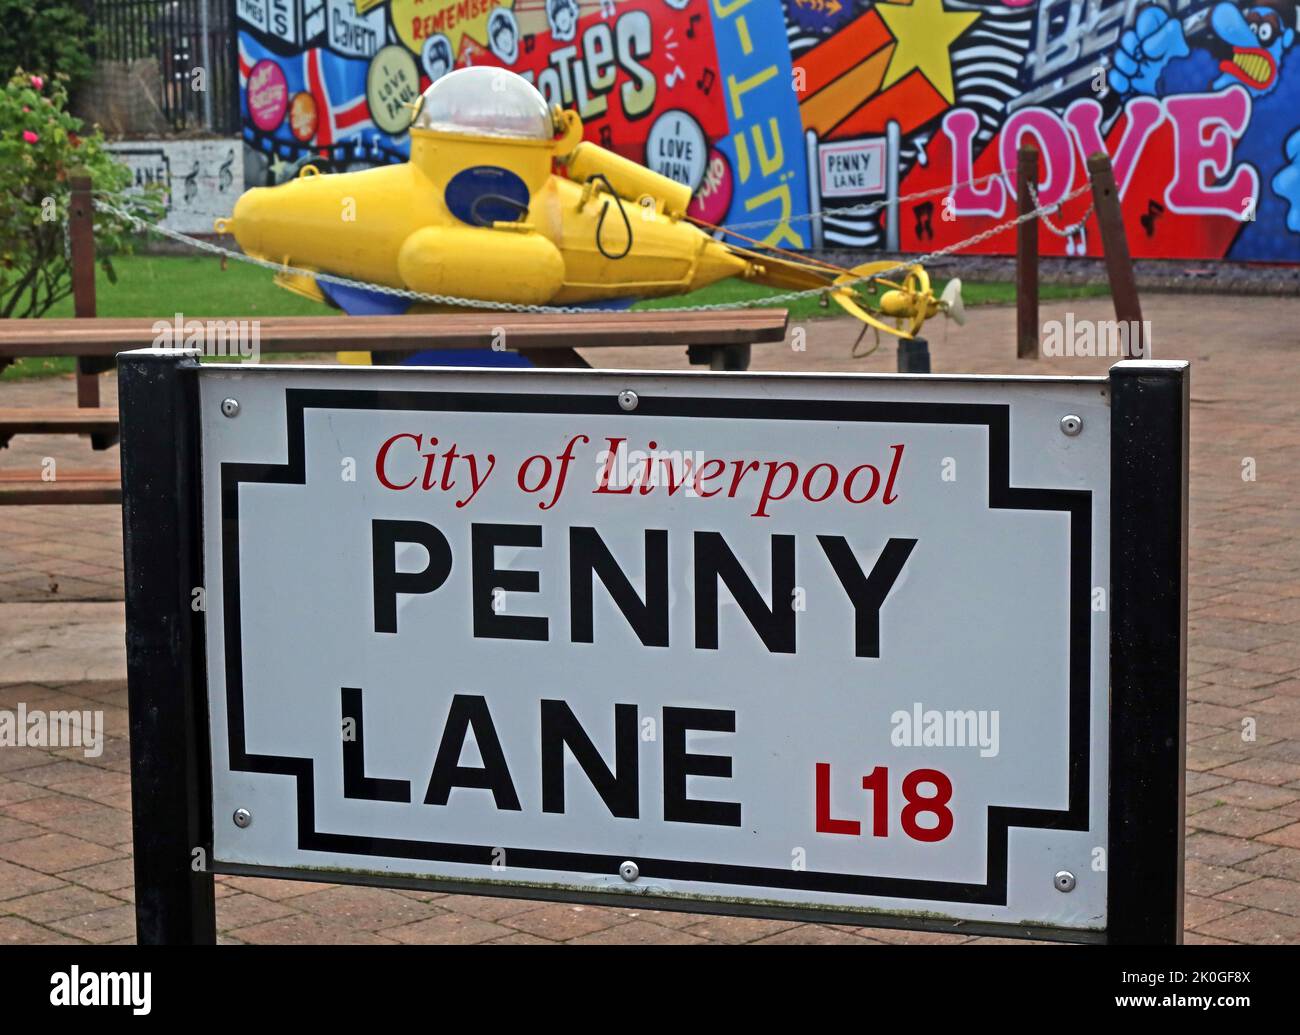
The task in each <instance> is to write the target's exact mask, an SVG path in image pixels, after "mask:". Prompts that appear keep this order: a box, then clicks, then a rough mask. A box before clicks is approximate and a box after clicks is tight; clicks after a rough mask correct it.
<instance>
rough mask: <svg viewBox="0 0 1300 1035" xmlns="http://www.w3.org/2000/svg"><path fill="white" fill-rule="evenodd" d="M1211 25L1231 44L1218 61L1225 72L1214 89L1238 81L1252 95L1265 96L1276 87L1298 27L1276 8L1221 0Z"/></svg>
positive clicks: (1219, 35)
mask: <svg viewBox="0 0 1300 1035" xmlns="http://www.w3.org/2000/svg"><path fill="white" fill-rule="evenodd" d="M1210 28H1211V29H1212V30H1213V32H1214V34H1215V35H1216V36H1217V37H1218V38H1219V40H1220V41H1222V42H1223V43H1226V44H1227V45H1228V47H1229V48H1231V50H1230V52H1229V54H1228V56H1227V57H1225V58H1224V59H1223V60H1222V61H1220V62H1219V71H1220V72H1222V73H1223V75H1221V76H1220V77H1219V78H1218V79H1217V80H1215V82H1214V88H1215V89H1223V88H1224V87H1226V86H1231V85H1233V84H1234V83H1237V84H1240V85H1242V86H1244V87H1245V88H1246V89H1247V90H1249V91H1250V93H1251V94H1252V95H1253V96H1256V97H1262V96H1263V95H1264V94H1266V93H1271V92H1272V91H1273V90H1274V89H1275V88H1276V87H1277V73H1278V66H1279V64H1280V63H1281V61H1282V52H1283V51H1284V50H1286V49H1287V48H1288V47H1290V46H1291V44H1292V43H1293V42H1294V41H1295V30H1294V29H1291V28H1288V27H1287V26H1286V25H1285V24H1284V23H1283V21H1282V16H1281V15H1280V14H1279V13H1278V12H1277V11H1276V10H1275V9H1273V8H1271V7H1248V8H1246V9H1245V10H1244V11H1243V10H1241V9H1240V8H1238V7H1237V6H1236V5H1235V4H1231V3H1227V2H1225V3H1221V4H1218V5H1217V6H1216V7H1215V8H1214V11H1213V12H1212V13H1211V15H1210Z"/></svg>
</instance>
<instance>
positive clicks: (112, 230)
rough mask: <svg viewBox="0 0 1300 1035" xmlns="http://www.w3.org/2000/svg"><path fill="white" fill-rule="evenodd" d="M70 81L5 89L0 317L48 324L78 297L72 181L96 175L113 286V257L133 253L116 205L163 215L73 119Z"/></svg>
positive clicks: (19, 77) (98, 239) (0, 100)
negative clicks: (59, 305) (58, 306)
mask: <svg viewBox="0 0 1300 1035" xmlns="http://www.w3.org/2000/svg"><path fill="white" fill-rule="evenodd" d="M67 101H68V91H67V88H66V84H65V82H64V78H63V77H62V76H55V77H53V78H50V77H45V76H40V75H30V74H28V73H26V72H23V71H22V70H21V69H19V70H18V71H17V72H15V73H14V75H13V76H12V78H10V80H9V82H8V84H7V85H6V86H5V87H4V88H3V89H0V317H15V316H16V317H24V316H41V315H42V314H43V313H45V312H46V311H47V310H48V309H49V308H50V306H52V305H54V304H55V303H56V302H58V301H59V300H61V299H63V298H66V297H67V296H68V295H69V294H71V293H72V277H71V269H70V266H69V261H68V251H67V248H66V236H65V235H66V228H67V221H68V206H69V202H70V200H71V193H72V191H71V186H70V184H69V179H70V177H71V176H73V175H74V174H78V173H81V174H84V175H89V176H90V178H91V182H92V184H93V187H94V190H95V201H96V205H95V253H96V255H97V257H99V259H100V261H101V264H102V265H103V266H104V269H105V272H106V273H108V275H109V277H110V279H111V278H112V276H113V272H112V270H113V267H112V258H111V257H112V255H113V254H114V253H115V252H121V251H126V250H129V245H130V238H129V233H128V231H129V230H130V225H131V224H130V223H129V221H128V220H126V219H124V218H122V217H120V216H116V215H113V214H112V213H109V212H107V211H105V208H104V204H103V203H105V202H106V203H108V204H111V205H114V206H116V207H118V208H121V209H124V210H128V211H132V212H134V213H135V214H137V215H139V216H141V217H142V218H145V219H156V218H158V216H159V215H160V214H161V211H162V207H161V203H160V202H159V200H158V198H157V197H156V196H155V195H149V194H138V193H137V194H131V195H127V194H126V191H127V189H128V188H129V187H130V186H131V181H132V178H131V171H130V170H129V169H128V168H127V167H126V166H125V165H123V164H122V163H120V162H118V161H117V160H116V159H115V158H114V157H113V155H112V154H111V153H110V152H109V151H108V150H106V149H105V147H104V138H103V135H102V134H101V133H100V132H99V130H98V129H97V128H92V129H91V131H90V132H86V131H85V130H84V129H83V127H82V123H81V120H80V119H78V118H75V117H74V116H72V115H70V114H68V112H67V110H66V107H67Z"/></svg>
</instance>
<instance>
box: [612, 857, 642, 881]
mask: <svg viewBox="0 0 1300 1035" xmlns="http://www.w3.org/2000/svg"><path fill="white" fill-rule="evenodd" d="M618 875H619V876H620V877H622V878H623V879H624V880H625V881H627V882H628V883H629V884H631V883H632V882H633V881H634V880H636V879H637V878H638V877H639V876H641V867H639V866H637V864H636V863H634V862H632V860H630V859H629V860H628V861H627V862H625V863H624V864H623V865H622V866H620V867H619V868H618Z"/></svg>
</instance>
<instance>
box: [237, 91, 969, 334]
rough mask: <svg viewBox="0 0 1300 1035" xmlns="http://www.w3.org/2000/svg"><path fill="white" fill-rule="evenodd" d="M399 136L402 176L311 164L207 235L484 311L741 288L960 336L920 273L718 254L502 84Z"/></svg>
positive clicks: (421, 113)
mask: <svg viewBox="0 0 1300 1035" xmlns="http://www.w3.org/2000/svg"><path fill="white" fill-rule="evenodd" d="M410 135H411V157H410V160H409V161H408V162H406V163H404V164H401V165H389V166H380V167H376V168H373V169H366V170H364V171H360V172H349V173H334V174H329V175H321V174H319V173H318V172H317V170H316V169H314V168H313V167H311V166H307V167H305V168H304V169H303V170H302V173H301V174H300V175H299V177H298V178H297V179H295V180H292V181H290V182H288V183H283V184H280V185H278V186H275V187H256V188H253V189H251V190H249V191H247V192H245V193H244V194H243V195H242V196H241V197H240V198H239V200H238V201H237V202H236V204H235V210H234V214H233V216H232V217H231V218H230V219H222V220H217V223H216V229H217V231H218V232H221V233H233V234H234V235H235V238H236V240H238V242H239V245H240V247H241V248H243V250H244V251H245V252H246V253H248V254H250V255H254V256H257V257H259V258H263V259H266V260H269V261H273V262H276V263H279V264H283V265H285V266H292V267H296V268H298V269H304V270H311V271H316V272H322V273H328V274H333V275H335V276H339V277H345V278H348V279H350V280H356V281H362V282H367V283H372V284H381V285H385V286H387V287H390V288H406V289H409V290H411V291H416V292H420V293H424V294H431V295H441V296H453V297H455V298H461V299H476V300H481V301H484V302H497V303H522V304H530V305H556V306H572V305H584V304H593V305H600V304H602V303H604V304H606V305H608V304H610V303H613V302H616V301H624V300H631V299H636V298H650V297H659V296H665V295H676V294H682V293H685V292H688V291H694V290H696V289H698V288H702V287H705V286H707V285H709V284H713V283H716V282H717V281H720V280H723V279H725V278H727V277H739V278H741V279H744V280H750V281H754V282H756V283H759V284H764V285H769V286H771V287H775V288H781V289H786V290H802V289H810V288H814V289H815V288H823V289H825V290H826V291H827V293H828V294H829V296H830V297H831V298H833V299H834V300H835V301H836V302H837V303H838V304H839V305H841V306H842V307H843V308H844V309H846V310H847V311H848V312H850V313H852V314H853V315H854V316H856V317H857V318H858V319H860V320H862V321H863V322H865V323H867V324H869V325H870V326H872V327H875V328H876V329H877V330H879V331H883V332H885V333H887V334H894V335H898V336H900V337H903V338H909V337H912V336H914V335H916V334H917V332H918V331H919V330H920V329H921V326H922V324H924V323H925V321H926V320H927V319H929V318H930V317H932V316H934V315H936V314H937V313H939V312H944V313H945V314H947V315H950V316H952V317H954V318H955V319H957V320H958V321H959V322H960V321H961V320H962V308H961V296H960V283H959V282H958V281H955V280H954V281H953V282H951V283H950V284H949V286H948V289H947V290H945V292H944V294H943V296H941V297H940V298H936V297H935V296H934V294H933V293H932V291H931V288H930V281H929V277H928V275H927V274H926V271H925V270H924V269H923V268H922V267H920V266H919V265H912V266H909V267H905V271H904V275H903V276H902V277H901V278H899V279H887V278H885V277H883V276H880V277H877V276H876V275H877V274H884V273H886V272H889V271H895V272H897V271H898V270H899V266H898V264H897V263H893V262H888V261H884V262H873V263H868V264H866V265H863V266H858V267H856V268H854V269H847V268H842V267H837V266H832V265H830V264H827V263H823V262H820V261H817V260H811V259H804V258H801V257H799V256H797V255H792V254H789V253H786V254H785V255H783V256H782V257H777V256H775V255H773V254H770V253H769V252H766V251H759V250H752V249H748V248H744V247H739V246H736V245H732V244H729V243H726V242H724V241H722V240H719V239H717V238H715V237H714V236H713V235H712V231H713V229H714V228H707V229H706V228H703V227H701V226H700V225H697V224H696V223H694V222H693V221H691V220H690V219H689V218H688V217H687V215H686V210H687V207H688V206H689V205H690V202H691V190H690V188H689V187H687V186H685V185H683V184H681V183H678V182H677V181H675V180H672V179H669V178H667V177H665V176H661V175H659V174H657V173H655V172H652V171H651V170H649V169H647V168H645V167H644V166H641V165H638V164H637V163H636V162H633V161H630V160H628V159H626V158H623V157H621V156H619V155H617V154H614V153H613V152H612V151H609V150H606V149H605V148H602V147H599V146H598V145H596V144H593V143H591V142H590V141H584V140H583V139H582V122H581V120H580V119H579V117H578V115H577V113H576V112H573V111H562V110H561V109H559V108H558V107H556V108H548V107H547V104H546V101H545V99H544V98H543V97H542V95H541V94H540V93H539V92H538V91H537V90H536V89H535V88H534V87H533V85H532V84H531V83H529V82H528V81H527V80H526V79H524V78H522V77H521V76H518V75H516V74H515V73H513V72H510V71H507V70H504V69H498V68H487V67H470V68H464V69H460V70H457V71H455V72H451V73H450V74H448V75H446V76H443V77H442V78H440V79H438V80H437V81H436V82H434V83H433V85H431V86H430V87H429V88H428V89H427V90H426V91H425V92H424V94H423V95H422V96H421V97H420V99H419V101H418V102H417V104H416V106H415V112H414V115H413V118H412V121H411V128H410ZM557 169H562V170H563V175H557V173H556V170H557ZM736 236H739V235H736ZM755 243H757V242H755ZM863 278H871V279H870V280H869V281H868V282H866V283H861V281H862V280H863ZM277 282H278V283H280V284H281V286H283V287H286V288H289V289H290V290H294V291H297V292H299V293H301V294H305V295H307V296H308V297H311V298H315V299H318V300H321V301H326V300H329V301H333V302H334V303H335V304H341V302H340V300H339V296H340V294H341V292H339V291H338V290H337V288H335V287H333V286H332V285H331V284H330V283H328V282H326V283H318V282H317V281H316V280H315V278H314V277H306V276H303V275H302V274H292V273H289V272H287V271H286V272H282V273H280V274H278V275H277ZM855 282H856V283H855ZM327 296H329V297H328V299H327ZM401 305H402V308H406V304H405V303H401ZM343 307H344V308H349V307H348V306H347V305H344V306H343ZM449 308H455V307H454V306H446V305H427V304H420V305H416V306H412V307H411V309H412V310H420V309H423V310H424V311H439V310H446V309H449ZM886 320H892V321H894V323H895V326H891V325H890V324H889V323H886V322H885V321H886Z"/></svg>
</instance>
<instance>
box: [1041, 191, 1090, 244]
mask: <svg viewBox="0 0 1300 1035" xmlns="http://www.w3.org/2000/svg"><path fill="white" fill-rule="evenodd" d="M1078 194H1079V191H1075V192H1074V194H1070V195H1068V196H1067V197H1064V198H1062V199H1061V200H1060V201H1058V202H1056V203H1054V204H1052V205H1043V204H1041V203H1040V202H1039V200H1038V188H1037V187H1036V186H1034V185H1032V184H1031V185H1030V187H1029V200H1030V201H1032V202H1033V203H1034V208H1035V209H1037V210H1040V211H1041V212H1042V213H1043V214H1042V216H1040V217H1039V219H1040V221H1041V222H1042V224H1043V226H1045V227H1047V229H1048V230H1050V231H1052V233H1054V234H1056V236H1057V237H1066V238H1070V237H1074V236H1075V235H1077V234H1078V233H1079V231H1080V230H1082V229H1083V225H1084V224H1085V223H1086V222H1088V218H1089V217H1090V216H1091V215H1092V210H1093V209H1094V208H1095V207H1096V202H1093V203H1092V204H1091V205H1089V206H1088V209H1087V211H1085V212H1084V213H1083V215H1082V216H1080V217H1079V220H1078V222H1076V223H1072V224H1071V225H1069V226H1056V225H1055V224H1054V223H1053V222H1052V220H1051V218H1050V216H1049V215H1048V212H1057V211H1060V209H1061V206H1062V205H1064V204H1065V203H1066V202H1067V201H1069V200H1070V198H1073V197H1075V196H1077V195H1078Z"/></svg>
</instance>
